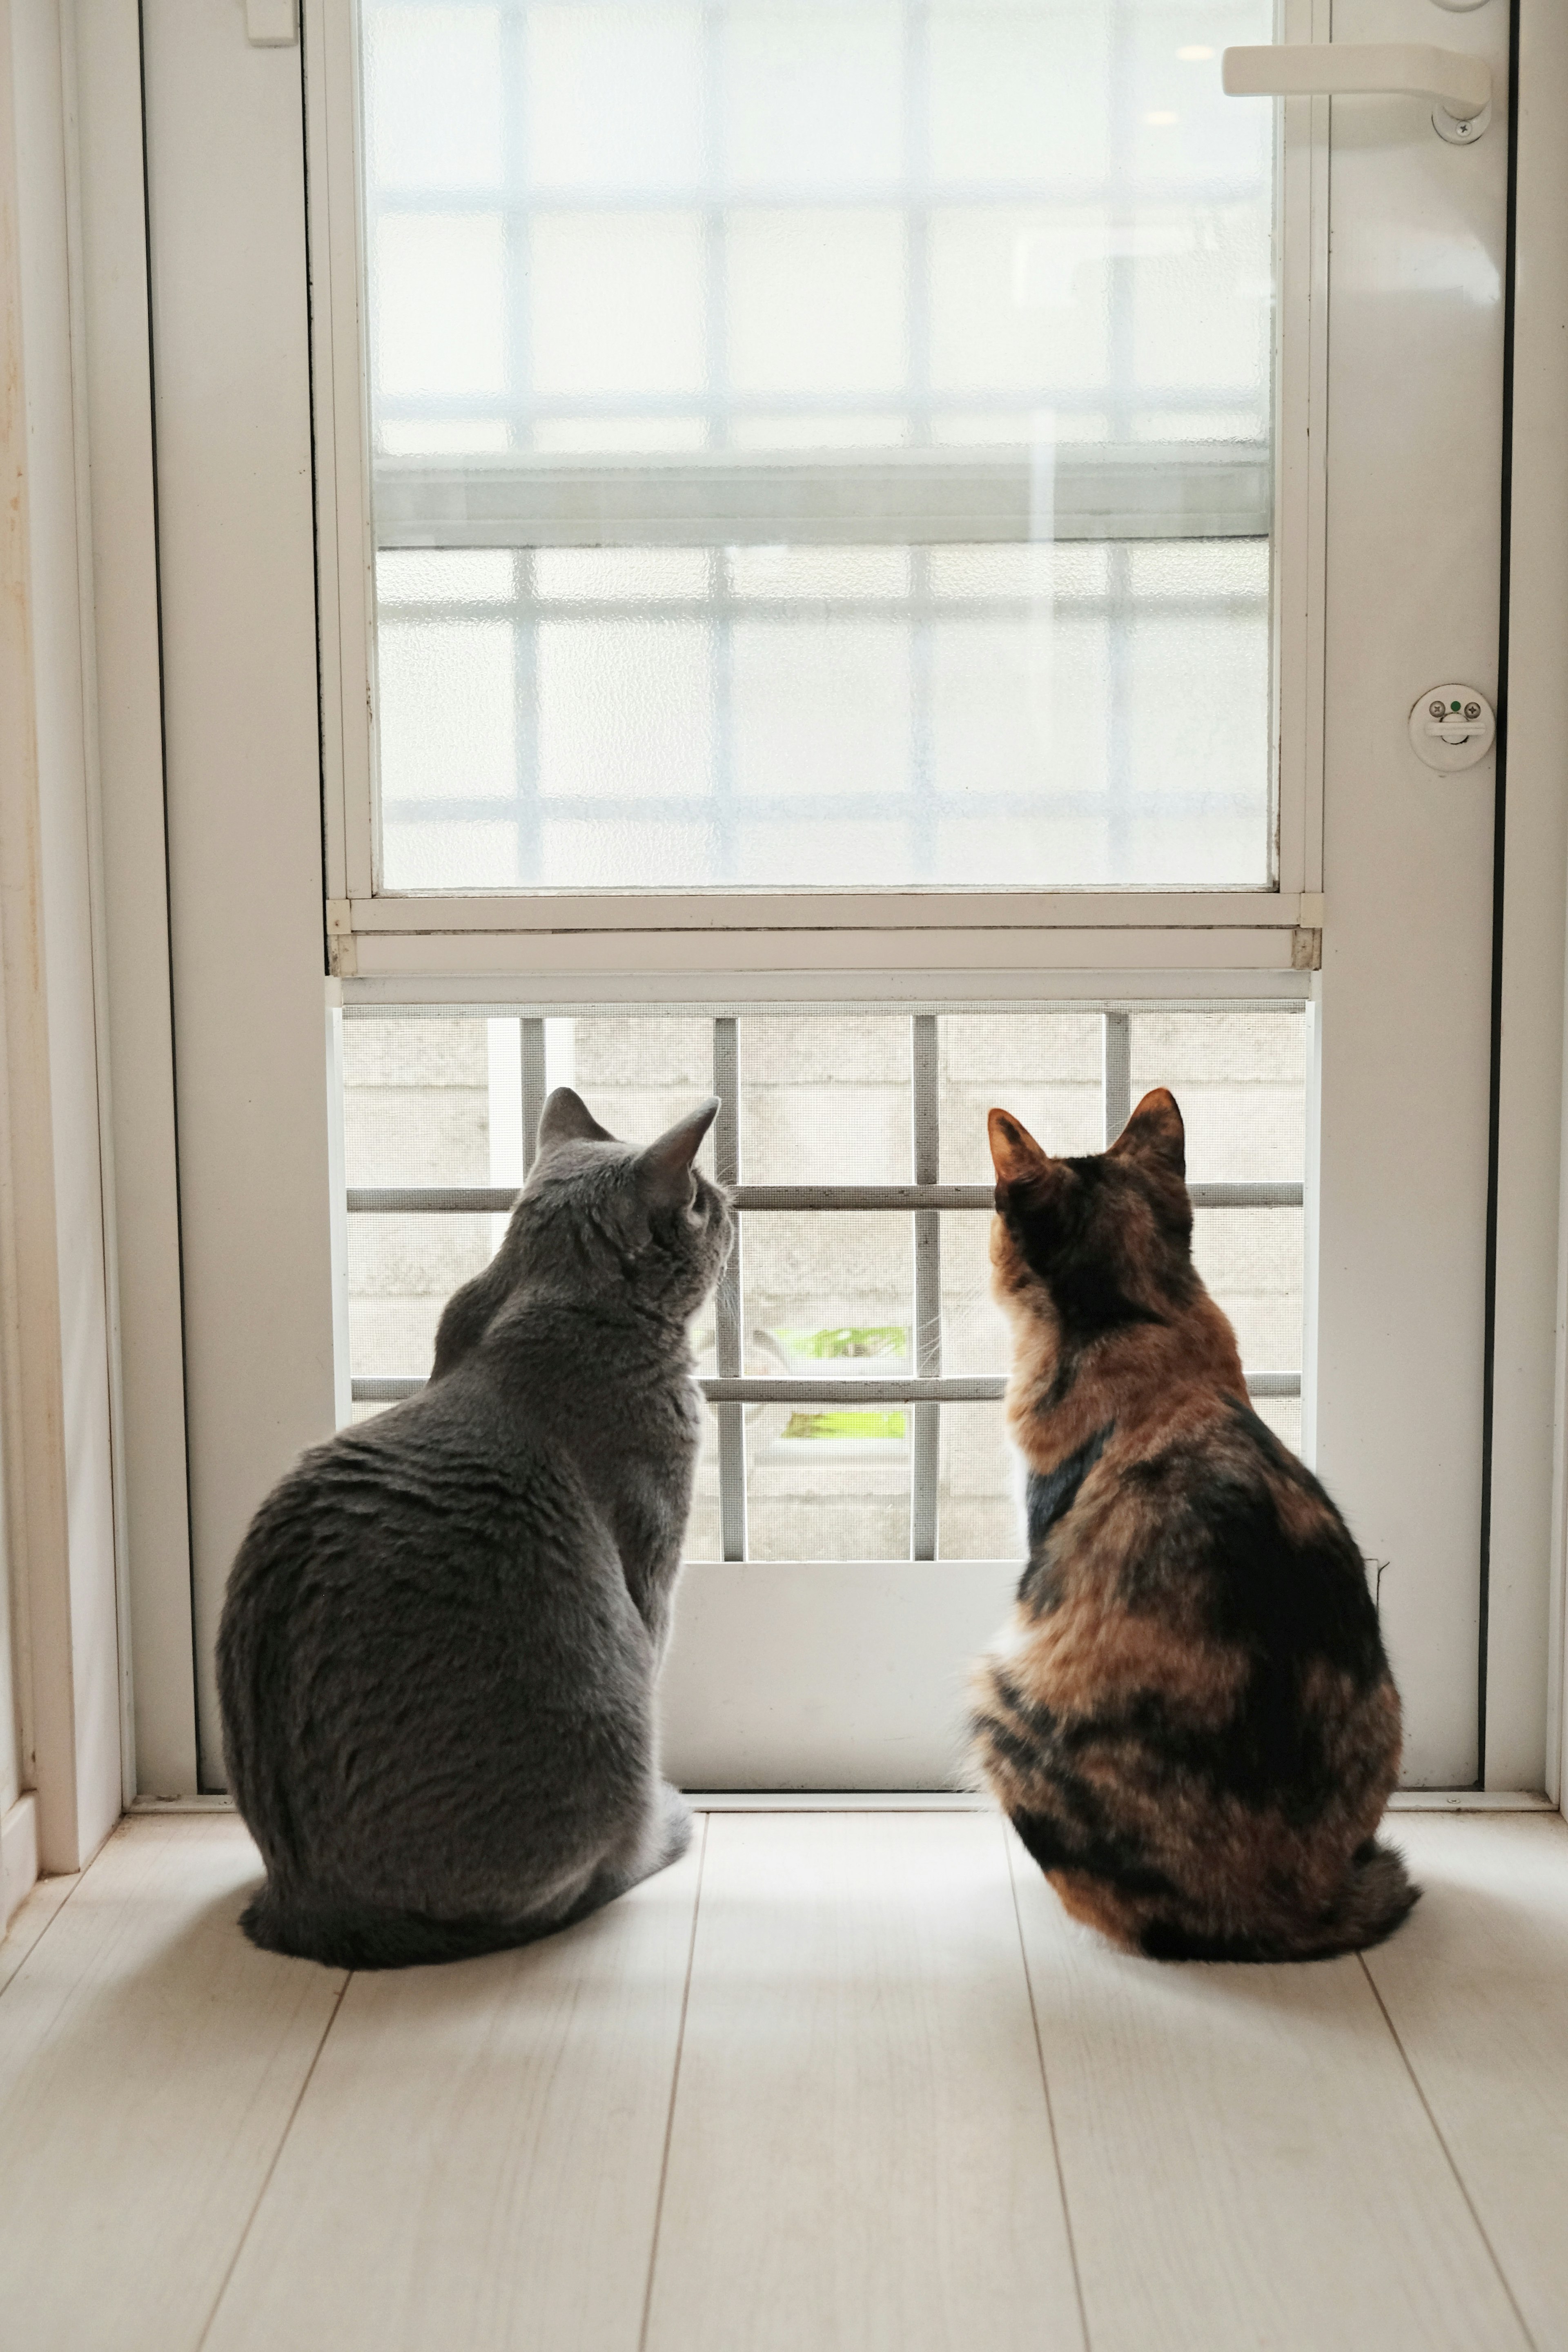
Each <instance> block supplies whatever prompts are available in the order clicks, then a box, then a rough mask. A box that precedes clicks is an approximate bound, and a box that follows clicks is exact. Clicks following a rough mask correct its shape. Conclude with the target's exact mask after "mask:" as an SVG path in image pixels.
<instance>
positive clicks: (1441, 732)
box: [1410, 685, 1497, 775]
mask: <svg viewBox="0 0 1568 2352" xmlns="http://www.w3.org/2000/svg"><path fill="white" fill-rule="evenodd" d="M1496 734H1497V719H1496V718H1495V717H1494V715H1493V712H1492V707H1491V704H1490V703H1489V701H1488V700H1487V698H1486V696H1485V695H1484V694H1483V693H1482V692H1481V690H1480V688H1479V686H1454V685H1449V686H1429V687H1428V688H1427V689H1426V693H1425V694H1422V695H1418V696H1417V697H1416V698H1415V708H1414V709H1413V710H1412V711H1411V713H1410V747H1411V749H1412V751H1414V752H1415V756H1416V758H1417V759H1418V760H1424V761H1426V765H1427V767H1429V768H1437V769H1440V770H1441V771H1442V772H1444V773H1445V774H1448V775H1451V774H1452V773H1453V772H1454V771H1455V770H1456V769H1458V768H1474V767H1477V766H1479V763H1480V761H1482V760H1484V759H1485V758H1486V756H1487V753H1488V752H1489V751H1490V750H1491V748H1492V741H1493V739H1494V737H1495V736H1496Z"/></svg>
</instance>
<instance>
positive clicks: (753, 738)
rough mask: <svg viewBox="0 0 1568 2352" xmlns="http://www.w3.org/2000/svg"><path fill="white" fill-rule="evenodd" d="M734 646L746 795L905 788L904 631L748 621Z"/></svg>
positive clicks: (861, 793) (739, 757)
mask: <svg viewBox="0 0 1568 2352" xmlns="http://www.w3.org/2000/svg"><path fill="white" fill-rule="evenodd" d="M733 647H734V650H733V678H732V686H731V692H732V695H733V699H734V713H735V772H736V783H737V787H738V789H739V790H740V792H742V793H757V794H759V795H763V796H766V797H768V798H773V797H775V796H778V795H781V794H794V795H800V796H803V797H809V798H810V799H812V800H814V801H815V800H818V799H823V798H826V797H829V796H836V795H839V794H846V795H851V796H853V797H854V798H855V799H857V800H864V799H865V798H866V797H868V795H869V794H872V793H895V792H899V791H900V790H901V789H903V788H904V787H905V786H906V785H907V783H908V780H909V759H910V750H909V728H910V678H909V667H910V648H909V635H908V632H907V630H904V629H900V627H899V626H898V625H896V624H893V623H889V624H886V625H876V624H869V625H868V624H866V623H856V622H853V621H848V620H845V621H838V622H834V623H829V624H826V625H814V624H812V623H810V622H803V623H799V624H791V625H784V626H781V627H770V626H768V625H766V624H765V623H761V622H751V621H742V622H739V623H737V625H736V626H735V629H734V632H733Z"/></svg>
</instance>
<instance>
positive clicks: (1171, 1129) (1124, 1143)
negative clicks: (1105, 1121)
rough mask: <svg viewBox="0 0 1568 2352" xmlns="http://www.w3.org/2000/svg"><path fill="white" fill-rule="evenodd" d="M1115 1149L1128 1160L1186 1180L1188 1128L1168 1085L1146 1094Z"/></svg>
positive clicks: (1117, 1141)
mask: <svg viewBox="0 0 1568 2352" xmlns="http://www.w3.org/2000/svg"><path fill="white" fill-rule="evenodd" d="M1110 1149H1111V1150H1112V1151H1115V1152H1120V1153H1121V1154H1122V1155H1123V1156H1124V1157H1125V1158H1127V1159H1129V1160H1145V1161H1147V1162H1148V1163H1149V1164H1151V1165H1152V1166H1154V1167H1157V1168H1162V1169H1164V1170H1166V1171H1169V1172H1170V1173H1171V1174H1173V1175H1176V1176H1180V1177H1182V1178H1183V1179H1184V1178H1185V1176H1186V1172H1187V1130H1186V1129H1185V1128H1184V1126H1183V1125H1182V1114H1181V1112H1180V1111H1179V1110H1178V1109H1177V1108H1176V1097H1175V1096H1174V1095H1173V1093H1172V1092H1171V1090H1170V1088H1169V1087H1154V1088H1153V1089H1152V1092H1151V1093H1149V1094H1146V1095H1145V1096H1144V1097H1143V1099H1142V1102H1141V1103H1140V1104H1139V1106H1138V1108H1137V1109H1136V1110H1135V1111H1134V1112H1133V1114H1132V1116H1131V1118H1130V1119H1129V1120H1128V1122H1127V1124H1126V1126H1125V1127H1124V1128H1123V1129H1122V1130H1121V1134H1120V1135H1119V1136H1118V1137H1117V1139H1116V1140H1115V1142H1114V1143H1113V1144H1112V1145H1111V1147H1110Z"/></svg>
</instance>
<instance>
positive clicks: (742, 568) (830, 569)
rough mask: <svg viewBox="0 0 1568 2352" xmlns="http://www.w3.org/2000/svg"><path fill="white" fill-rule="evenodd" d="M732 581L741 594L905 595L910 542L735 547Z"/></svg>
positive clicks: (837, 596)
mask: <svg viewBox="0 0 1568 2352" xmlns="http://www.w3.org/2000/svg"><path fill="white" fill-rule="evenodd" d="M729 561H730V585H731V588H732V589H733V591H734V593H735V594H736V595H737V596H756V597H775V596H776V597H781V598H786V599H793V598H795V597H816V598H821V599H826V600H830V601H837V599H838V598H840V597H846V596H849V597H858V596H884V597H900V598H901V597H905V596H907V595H908V594H909V593H910V551H909V549H908V548H907V547H732V548H731V550H730V558H729Z"/></svg>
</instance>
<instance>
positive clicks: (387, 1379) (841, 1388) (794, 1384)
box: [353, 1372, 1301, 1559]
mask: <svg viewBox="0 0 1568 2352" xmlns="http://www.w3.org/2000/svg"><path fill="white" fill-rule="evenodd" d="M1245 1379H1246V1381H1247V1395H1248V1396H1254V1397H1293V1396H1300V1393H1301V1375H1300V1372H1247V1374H1246V1375H1245ZM697 1385H698V1387H699V1388H700V1390H701V1391H702V1393H703V1395H704V1396H705V1397H706V1398H707V1400H708V1402H709V1403H710V1404H711V1405H713V1406H715V1407H716V1408H717V1409H718V1411H719V1412H721V1413H723V1412H725V1411H726V1410H733V1411H734V1412H737V1413H739V1412H740V1410H741V1408H742V1406H743V1405H748V1404H847V1405H862V1404H931V1405H937V1404H994V1403H995V1402H997V1400H998V1399H999V1398H1000V1397H1002V1396H1003V1395H1004V1394H1005V1391H1006V1387H1007V1381H1006V1376H1005V1374H1004V1373H1001V1372H963V1373H953V1374H952V1375H950V1376H948V1377H946V1378H944V1379H941V1380H911V1379H909V1378H907V1377H906V1378H904V1379H900V1378H898V1377H897V1376H894V1377H892V1378H889V1379H887V1380H875V1379H871V1378H868V1379H865V1380H851V1381H843V1380H838V1381H833V1380H776V1381H774V1380H742V1379H734V1380H726V1379H720V1380H706V1381H698V1383H697ZM424 1386H425V1381H424V1377H423V1375H422V1374H420V1373H417V1372H373V1373H362V1374H361V1375H360V1376H359V1378H358V1379H357V1380H356V1381H354V1384H353V1399H354V1402H355V1403H356V1404H394V1403H395V1402H398V1400H399V1399H401V1398H403V1397H410V1396H416V1395H417V1394H418V1392H419V1391H420V1390H421V1389H422V1388H423V1387H424ZM721 1426H722V1423H721ZM742 1557H743V1554H742V1553H739V1552H737V1553H734V1554H731V1553H728V1552H727V1553H726V1554H725V1558H726V1559H730V1558H734V1559H741V1558H742Z"/></svg>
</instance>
